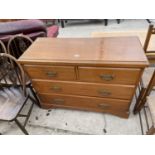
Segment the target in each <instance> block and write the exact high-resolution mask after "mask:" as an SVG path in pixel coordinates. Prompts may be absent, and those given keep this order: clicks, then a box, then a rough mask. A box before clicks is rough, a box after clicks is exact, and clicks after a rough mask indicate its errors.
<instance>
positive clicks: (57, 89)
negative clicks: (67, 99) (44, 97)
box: [51, 86, 62, 91]
mask: <svg viewBox="0 0 155 155" xmlns="http://www.w3.org/2000/svg"><path fill="white" fill-rule="evenodd" d="M51 90H53V91H61V90H62V88H61V87H60V86H53V87H52V88H51Z"/></svg>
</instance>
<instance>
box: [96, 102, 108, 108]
mask: <svg viewBox="0 0 155 155" xmlns="http://www.w3.org/2000/svg"><path fill="white" fill-rule="evenodd" d="M98 106H99V107H100V108H103V109H105V108H109V107H110V105H108V104H103V103H102V104H99V105H98Z"/></svg>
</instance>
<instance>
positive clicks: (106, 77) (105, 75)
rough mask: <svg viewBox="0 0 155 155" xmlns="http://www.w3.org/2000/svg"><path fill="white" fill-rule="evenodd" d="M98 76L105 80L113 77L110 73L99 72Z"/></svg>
mask: <svg viewBox="0 0 155 155" xmlns="http://www.w3.org/2000/svg"><path fill="white" fill-rule="evenodd" d="M100 78H101V79H102V80H105V81H111V80H113V79H114V78H115V76H114V75H111V74H101V75H100Z"/></svg>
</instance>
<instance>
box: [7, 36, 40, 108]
mask: <svg viewBox="0 0 155 155" xmlns="http://www.w3.org/2000/svg"><path fill="white" fill-rule="evenodd" d="M32 43H33V41H32V40H31V39H30V38H29V37H28V36H25V35H15V36H13V37H11V38H10V40H9V42H8V45H7V52H8V54H11V55H12V56H14V57H15V58H16V59H18V58H19V57H20V56H21V55H22V54H23V53H24V52H25V51H26V50H27V48H28V47H29V46H30V45H31V44H32ZM25 76H26V87H27V88H29V89H30V90H31V93H32V94H33V96H34V99H35V100H36V101H37V104H38V106H40V101H39V99H38V97H37V95H36V92H35V90H34V88H33V87H32V83H31V81H30V79H29V77H28V75H27V74H25Z"/></svg>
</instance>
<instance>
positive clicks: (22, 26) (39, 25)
mask: <svg viewBox="0 0 155 155" xmlns="http://www.w3.org/2000/svg"><path fill="white" fill-rule="evenodd" d="M58 32H59V27H58V26H56V25H53V26H50V27H48V29H47V28H46V25H45V23H44V22H42V21H41V20H37V19H29V20H18V21H11V22H1V23H0V40H1V41H3V42H4V43H5V44H7V43H8V41H9V39H10V38H11V37H12V36H14V35H17V34H23V35H27V36H28V37H30V38H31V39H32V40H35V39H36V38H38V37H57V35H58Z"/></svg>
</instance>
